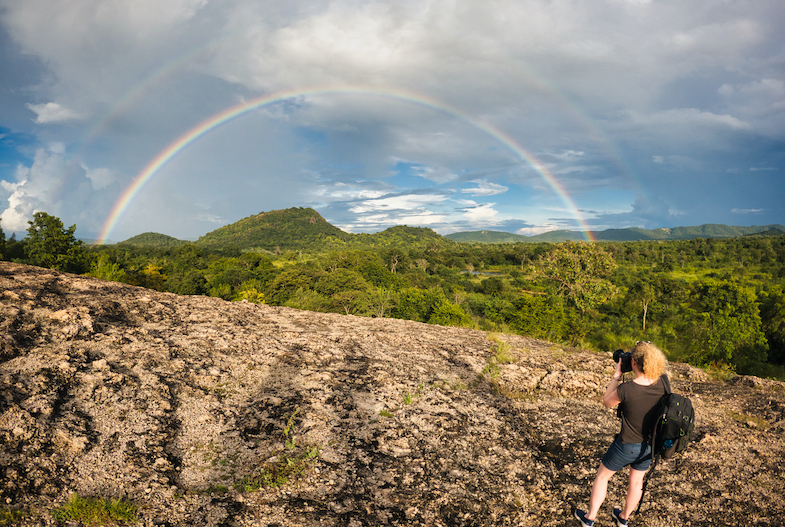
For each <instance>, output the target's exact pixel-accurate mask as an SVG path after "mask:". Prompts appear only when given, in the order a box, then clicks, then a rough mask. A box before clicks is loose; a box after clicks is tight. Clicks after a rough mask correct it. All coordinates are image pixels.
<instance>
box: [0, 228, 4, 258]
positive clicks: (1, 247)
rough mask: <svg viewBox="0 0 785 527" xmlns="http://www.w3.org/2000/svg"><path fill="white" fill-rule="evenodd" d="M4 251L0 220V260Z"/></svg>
mask: <svg viewBox="0 0 785 527" xmlns="http://www.w3.org/2000/svg"><path fill="white" fill-rule="evenodd" d="M4 253H5V233H4V232H3V224H2V221H0V260H2V259H3V254H4Z"/></svg>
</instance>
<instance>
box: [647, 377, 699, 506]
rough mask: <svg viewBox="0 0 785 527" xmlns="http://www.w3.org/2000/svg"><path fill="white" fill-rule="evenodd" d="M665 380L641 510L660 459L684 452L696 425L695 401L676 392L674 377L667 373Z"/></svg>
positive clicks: (654, 429)
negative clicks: (650, 480)
mask: <svg viewBox="0 0 785 527" xmlns="http://www.w3.org/2000/svg"><path fill="white" fill-rule="evenodd" d="M662 381H663V384H665V395H663V396H662V398H660V402H659V409H658V410H657V414H656V420H655V422H654V423H653V425H652V432H651V437H650V441H649V443H650V444H651V458H652V464H651V469H650V470H649V472H648V474H646V477H645V478H644V480H643V493H642V494H641V501H640V503H638V511H640V509H641V505H642V504H643V496H644V494H645V493H646V485H648V483H649V477H650V476H651V475H652V474H653V473H654V468H655V467H656V466H657V461H659V460H660V458H662V459H665V460H669V459H671V458H672V457H673V456H674V454H677V453H679V452H683V451H684V449H685V448H687V445H688V444H689V442H690V436H691V435H692V431H693V430H694V428H695V410H693V408H692V401H690V400H689V399H688V398H687V397H684V396H683V395H679V394H677V393H673V392H672V391H671V384H670V381H668V377H666V376H665V375H663V376H662ZM636 513H637V511H636Z"/></svg>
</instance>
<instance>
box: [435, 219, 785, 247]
mask: <svg viewBox="0 0 785 527" xmlns="http://www.w3.org/2000/svg"><path fill="white" fill-rule="evenodd" d="M752 235H759V236H760V235H763V236H781V235H785V226H783V225H779V224H777V225H764V226H758V225H755V226H752V227H733V226H729V225H720V224H714V223H709V224H706V225H699V226H697V227H674V228H672V229H666V228H661V229H653V230H649V229H640V228H638V227H631V228H628V229H608V230H604V231H590V232H589V236H590V237H591V239H593V240H596V241H607V242H610V241H613V242H630V241H646V240H691V239H693V238H738V237H740V236H752ZM444 237H445V238H447V239H450V240H453V241H456V242H466V243H532V242H554V243H555V242H564V241H568V240H586V239H587V235H586V233H584V232H583V231H550V232H546V233H543V234H538V235H536V236H522V235H520V234H512V233H509V232H500V231H471V232H456V233H453V234H448V235H446V236H444Z"/></svg>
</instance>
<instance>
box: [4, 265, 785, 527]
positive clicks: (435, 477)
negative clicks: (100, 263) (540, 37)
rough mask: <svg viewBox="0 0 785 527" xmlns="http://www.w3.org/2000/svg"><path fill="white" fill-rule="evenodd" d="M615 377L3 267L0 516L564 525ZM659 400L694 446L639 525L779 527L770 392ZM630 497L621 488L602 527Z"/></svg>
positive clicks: (457, 333)
mask: <svg viewBox="0 0 785 527" xmlns="http://www.w3.org/2000/svg"><path fill="white" fill-rule="evenodd" d="M497 339H499V340H502V341H504V342H505V343H506V344H507V345H508V346H509V350H508V351H507V357H506V359H507V360H499V359H498V358H496V357H495V352H496V350H497V349H498V344H497ZM613 366H614V365H613V362H612V360H611V355H610V353H594V352H589V351H584V350H577V349H565V348H563V347H560V346H557V345H554V344H550V343H548V342H543V341H538V340H533V339H528V338H524V337H516V336H510V335H498V336H493V335H488V334H486V333H484V332H481V331H474V330H468V329H460V328H446V327H440V326H433V325H426V324H419V323H415V322H409V321H402V320H393V319H371V318H362V317H354V316H345V315H337V314H321V313H312V312H306V311H298V310H293V309H287V308H282V307H272V306H267V305H255V304H250V303H229V302H225V301H222V300H219V299H215V298H208V297H202V296H194V297H181V296H176V295H172V294H167V293H159V292H155V291H150V290H146V289H142V288H137V287H131V286H127V285H123V284H118V283H112V282H104V281H101V280H95V279H90V278H85V277H80V276H74V275H69V274H62V273H57V272H55V271H50V270H46V269H40V268H36V267H29V266H23V265H18V264H12V263H8V262H0V388H1V389H2V393H1V395H0V476H2V477H1V479H0V508H3V507H4V508H5V510H20V511H23V512H24V513H25V516H24V517H23V518H22V519H21V520H20V525H31V526H32V525H56V522H55V521H54V520H53V519H52V516H51V514H50V510H51V509H53V508H54V507H56V506H58V505H59V504H62V503H63V502H64V501H66V500H67V499H68V497H69V495H71V494H72V493H74V492H76V493H78V494H79V495H80V496H98V497H122V498H124V499H126V500H128V501H131V502H133V503H134V504H136V505H137V506H138V507H139V518H140V524H141V525H170V526H178V525H194V526H219V525H221V526H224V525H225V526H249V527H250V526H260V527H261V526H268V527H272V526H278V527H285V526H303V525H324V526H352V527H354V526H370V525H373V526H376V525H415V526H453V525H455V526H459V525H465V526H490V525H516V526H517V525H523V526H528V525H536V526H557V525H573V524H577V522H576V521H575V520H572V519H571V518H572V511H573V509H574V507H575V506H580V507H584V508H585V507H586V505H587V502H588V497H589V489H590V485H591V482H592V480H593V478H594V473H595V470H596V467H597V465H598V464H599V460H600V457H601V456H602V454H603V453H604V451H605V449H606V448H607V446H608V444H609V443H610V442H611V441H612V439H613V435H614V434H615V433H616V432H617V431H618V428H619V423H618V420H617V418H616V416H615V412H614V411H613V410H608V409H605V408H604V407H603V406H602V404H601V403H600V399H601V395H602V393H603V392H604V388H605V386H606V384H607V382H608V379H609V378H610V376H611V375H612V373H613ZM671 379H672V384H673V387H674V390H675V391H677V392H680V393H682V394H685V395H687V396H689V397H690V398H692V400H693V403H694V405H695V408H696V412H697V415H698V426H697V429H696V433H695V435H694V442H693V443H692V444H691V446H690V448H689V449H688V450H687V451H686V452H685V453H684V454H682V455H680V456H679V457H678V458H677V459H675V460H673V461H671V462H669V463H661V464H660V465H659V467H658V468H657V469H656V472H655V474H654V476H653V477H652V479H651V483H650V485H649V490H648V492H647V498H646V503H645V504H644V505H643V508H642V511H641V513H640V514H639V515H638V516H637V517H636V518H635V519H634V520H635V521H634V523H635V525H646V526H650V527H656V526H696V527H697V526H708V525H785V520H784V519H783V518H785V501H784V500H783V492H784V490H783V489H784V488H785V485H784V484H783V466H785V465H784V464H783V462H782V460H783V458H785V455H784V454H785V452H784V451H785V441H783V438H782V433H783V428H784V427H785V416H784V415H783V411H784V410H785V389H784V388H785V387H784V386H783V383H778V382H774V381H767V380H763V379H758V378H752V377H737V378H734V379H732V380H731V381H728V382H718V381H710V380H709V379H708V378H707V376H706V375H705V374H704V373H703V372H702V371H700V370H697V369H694V368H691V367H689V366H686V365H682V364H672V365H671ZM287 464H288V465H290V466H291V467H290V468H293V469H292V470H290V471H289V472H288V473H286V472H284V468H282V467H283V466H284V465H287ZM281 474H284V476H285V480H284V479H283V477H281V478H280V479H279V480H278V481H277V482H276V481H275V478H276V477H278V476H280V475H281ZM625 492H626V471H625V472H624V473H621V474H618V475H616V477H615V478H614V479H613V480H612V482H611V486H610V488H609V494H608V499H607V501H606V504H605V508H604V509H603V511H602V513H601V518H600V522H598V525H610V524H611V519H610V508H611V507H613V506H618V505H620V504H621V503H622V502H623V499H624V494H625Z"/></svg>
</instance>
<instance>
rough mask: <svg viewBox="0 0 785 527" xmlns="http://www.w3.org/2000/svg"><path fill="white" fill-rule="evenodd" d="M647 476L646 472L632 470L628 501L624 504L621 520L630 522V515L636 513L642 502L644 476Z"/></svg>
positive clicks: (628, 486) (628, 487)
mask: <svg viewBox="0 0 785 527" xmlns="http://www.w3.org/2000/svg"><path fill="white" fill-rule="evenodd" d="M645 475H646V471H645V470H633V469H632V468H630V483H629V485H627V499H626V501H625V502H624V510H623V511H621V518H622V519H623V520H628V519H629V518H630V515H631V514H632V513H633V512H635V507H637V506H638V502H639V501H641V495H642V494H643V476H645Z"/></svg>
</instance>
